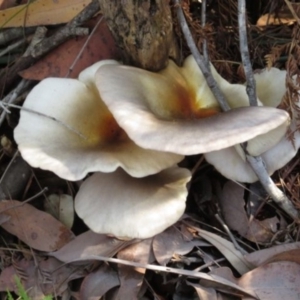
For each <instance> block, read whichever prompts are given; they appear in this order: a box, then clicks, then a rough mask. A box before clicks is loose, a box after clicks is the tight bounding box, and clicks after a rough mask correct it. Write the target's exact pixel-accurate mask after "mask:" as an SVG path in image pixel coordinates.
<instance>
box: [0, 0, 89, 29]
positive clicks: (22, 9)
mask: <svg viewBox="0 0 300 300" xmlns="http://www.w3.org/2000/svg"><path fill="white" fill-rule="evenodd" d="M91 1H92V0H64V1H53V0H36V1H30V2H28V4H24V5H19V6H16V7H12V8H8V9H5V10H2V11H1V22H0V28H8V27H20V26H24V25H25V27H30V26H39V25H55V24H61V23H67V22H69V21H70V20H72V19H73V18H74V17H75V16H76V15H77V14H78V13H80V12H81V11H82V10H83V9H84V8H85V6H87V5H88V4H89V3H90V2H91Z"/></svg>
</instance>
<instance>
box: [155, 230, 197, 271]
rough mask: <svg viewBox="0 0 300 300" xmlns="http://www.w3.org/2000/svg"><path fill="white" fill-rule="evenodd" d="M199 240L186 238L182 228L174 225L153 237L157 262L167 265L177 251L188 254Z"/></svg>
mask: <svg viewBox="0 0 300 300" xmlns="http://www.w3.org/2000/svg"><path fill="white" fill-rule="evenodd" d="M189 238H192V237H189ZM197 242H201V241H199V240H194V241H192V240H188V239H187V238H184V235H183V234H182V232H181V231H180V229H177V228H175V227H174V226H172V227H169V228H168V229H166V230H165V231H163V232H162V233H160V234H158V235H156V236H155V237H154V238H153V246H152V247H153V252H154V255H155V258H156V260H157V262H158V263H159V264H160V265H163V266H165V265H166V264H167V263H168V262H169V261H170V259H171V258H172V256H173V255H174V254H175V253H176V254H180V255H184V254H187V253H189V252H190V251H192V249H193V248H194V247H195V246H197V245H198V244H197Z"/></svg>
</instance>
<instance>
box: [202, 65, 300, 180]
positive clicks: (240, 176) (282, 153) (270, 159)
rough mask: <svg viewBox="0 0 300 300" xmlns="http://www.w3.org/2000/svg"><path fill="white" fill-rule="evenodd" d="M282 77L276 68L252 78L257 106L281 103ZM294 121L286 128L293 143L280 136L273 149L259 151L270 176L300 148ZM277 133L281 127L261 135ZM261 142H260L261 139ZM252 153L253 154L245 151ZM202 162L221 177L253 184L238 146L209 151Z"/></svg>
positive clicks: (283, 79) (253, 174) (251, 176)
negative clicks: (211, 167) (207, 163)
mask: <svg viewBox="0 0 300 300" xmlns="http://www.w3.org/2000/svg"><path fill="white" fill-rule="evenodd" d="M285 76H286V71H281V70H278V69H276V68H271V69H270V70H267V69H265V70H263V71H260V72H257V73H256V74H255V75H254V77H255V80H256V89H257V95H258V96H259V99H260V101H261V103H263V104H264V105H269V106H273V107H276V106H278V105H279V104H280V103H281V100H282V97H283V96H284V94H285V91H286V88H285ZM296 122H297V120H293V121H292V124H291V125H290V131H291V132H293V133H294V143H292V141H291V139H290V138H288V137H286V136H283V137H282V138H281V139H280V140H279V141H278V142H277V143H276V144H275V145H274V146H272V147H271V148H270V147H267V148H265V149H264V148H263V147H261V148H260V149H261V150H264V151H260V153H254V155H255V154H256V155H261V157H262V158H263V160H264V162H265V166H266V169H267V171H268V173H269V174H270V175H272V174H273V173H274V172H275V171H276V170H278V169H280V168H282V167H283V166H285V165H286V164H287V163H288V162H289V161H290V160H291V159H292V158H293V157H294V156H295V155H296V153H297V151H298V148H299V147H300V134H299V132H298V131H297V130H296V127H297V126H296ZM279 130H281V131H282V132H283V133H284V132H285V131H286V129H285V128H284V127H283V126H281V127H279V128H277V129H274V130H273V131H271V132H269V133H268V134H266V135H265V138H266V139H268V138H270V139H272V137H273V136H272V135H273V134H275V135H276V134H277V133H278V131H279ZM261 142H262V143H263V142H264V140H263V139H261ZM249 152H250V154H253V151H252V152H251V151H249ZM205 158H206V160H207V161H208V162H209V163H210V164H212V165H213V166H214V167H215V168H216V169H217V170H218V171H219V172H220V173H221V174H222V175H223V176H225V177H227V178H229V179H231V180H235V181H241V182H249V183H250V182H255V181H257V180H258V178H257V176H256V175H255V173H254V172H253V170H252V169H251V167H250V166H249V164H248V163H247V162H246V158H245V155H244V153H243V151H242V150H241V148H240V146H239V145H236V146H234V147H229V148H226V149H222V150H219V151H213V152H210V153H206V154H205Z"/></svg>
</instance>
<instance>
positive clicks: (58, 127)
mask: <svg viewBox="0 0 300 300" xmlns="http://www.w3.org/2000/svg"><path fill="white" fill-rule="evenodd" d="M103 64H117V62H115V61H103V62H100V63H96V64H94V65H93V66H91V67H89V68H87V69H86V70H84V71H83V72H82V73H81V74H80V75H79V80H76V79H63V78H49V79H45V80H43V81H41V82H40V83H39V84H38V85H36V86H35V87H34V88H33V90H32V91H31V92H30V93H29V95H28V96H27V98H26V100H25V103H24V108H26V109H30V110H33V111H36V112H37V113H40V114H45V115H47V116H49V117H50V118H47V117H45V116H42V115H38V114H34V113H31V112H28V111H24V110H23V111H21V116H20V121H19V124H18V126H17V127H16V129H15V131H14V136H15V140H16V142H17V143H18V146H19V150H20V152H21V154H22V156H23V158H24V159H25V160H26V161H27V162H28V163H29V164H30V165H31V166H33V167H39V168H42V169H45V170H50V171H52V172H54V173H56V174H57V175H58V176H60V177H62V178H65V179H68V180H79V179H82V178H83V177H85V176H86V175H87V173H88V172H96V171H102V172H113V171H114V170H116V169H117V168H118V167H121V168H123V169H124V170H125V171H126V172H128V173H129V174H131V175H132V176H135V177H143V176H147V175H149V174H154V173H157V172H159V171H161V170H163V169H165V168H168V167H170V166H172V165H174V164H176V163H177V162H179V161H180V160H181V159H182V158H183V157H182V156H181V155H176V154H173V153H166V152H160V151H155V150H147V149H143V148H141V147H139V146H138V145H136V144H135V143H134V142H133V141H132V140H130V138H129V137H128V136H127V134H126V133H125V131H124V130H123V129H121V128H120V126H119V125H118V124H117V122H116V121H115V119H114V117H113V116H112V114H111V113H110V112H109V110H108V109H107V107H106V105H105V104H104V103H103V101H102V100H101V98H100V95H99V92H98V90H97V89H96V87H95V83H94V76H95V72H96V70H97V69H98V68H99V67H101V66H102V65H103ZM127 117H128V118H130V117H131V116H130V115H128V116H127Z"/></svg>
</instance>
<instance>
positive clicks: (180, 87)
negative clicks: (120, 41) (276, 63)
mask: <svg viewBox="0 0 300 300" xmlns="http://www.w3.org/2000/svg"><path fill="white" fill-rule="evenodd" d="M211 69H212V71H213V73H214V77H215V78H216V80H217V82H218V84H219V85H220V87H221V89H222V91H223V93H224V95H225V97H226V98H227V100H228V102H229V104H230V106H231V107H232V108H233V109H232V110H231V111H229V112H226V113H221V110H220V107H219V105H218V102H217V101H216V99H215V98H214V96H213V94H212V92H211V90H210V89H209V87H208V86H207V84H206V81H205V78H204V76H203V74H202V73H201V71H200V70H199V68H198V66H197V64H196V62H195V61H194V59H193V57H192V56H190V57H188V58H187V59H186V60H185V62H184V64H183V66H182V67H179V66H177V65H176V64H175V63H174V62H173V61H169V64H168V67H167V68H166V69H164V70H162V71H160V72H158V73H152V72H148V71H146V70H142V69H138V68H134V67H128V66H124V65H121V64H120V63H118V62H116V61H113V60H105V61H101V62H98V63H96V64H94V65H92V66H91V67H89V68H87V69H85V70H84V71H83V72H81V74H80V75H79V78H78V79H68V78H48V79H45V80H43V81H41V82H40V83H39V84H37V85H36V86H35V87H34V88H33V89H32V91H31V92H30V93H29V95H28V96H27V98H26V100H25V102H24V108H25V109H26V110H22V111H21V115H20V121H19V124H18V126H17V127H16V129H15V131H14V137H15V140H16V142H17V144H18V147H19V150H20V153H21V155H22V156H23V158H24V159H25V160H26V161H27V162H28V163H29V164H30V165H31V166H33V167H39V168H42V169H45V170H50V171H52V172H54V173H55V174H57V175H58V176H59V177H61V178H64V179H67V180H80V179H83V178H84V177H86V175H87V174H88V173H90V172H96V173H94V174H93V175H91V176H90V177H88V178H87V179H86V180H85V181H84V183H83V184H82V185H81V187H80V189H79V192H78V194H77V195H76V198H75V209H76V212H77V214H78V215H79V217H81V218H82V219H83V220H84V222H85V223H86V224H87V225H88V227H89V228H90V229H91V230H93V231H95V232H97V233H107V234H112V235H114V236H117V237H126V238H148V237H151V236H154V235H155V234H157V233H159V232H161V231H163V230H164V229H166V228H167V227H169V226H171V225H172V224H173V223H175V222H176V221H177V220H178V219H179V218H180V217H181V216H182V214H183V212H184V209H185V201H186V197H187V194H188V191H187V187H186V184H187V183H188V181H189V180H190V177H191V174H190V171H189V170H187V169H184V168H179V167H177V166H176V164H177V163H178V162H180V161H181V160H182V159H183V158H184V155H192V154H199V153H207V154H206V157H207V159H208V160H209V161H210V162H211V163H213V164H214V165H215V166H216V168H218V164H219V163H218V162H217V163H215V162H214V161H217V160H216V159H214V158H213V157H212V156H210V157H209V155H211V154H212V153H213V155H217V156H218V155H219V154H218V153H220V155H221V156H222V155H223V152H222V151H228V150H230V149H234V150H235V151H236V153H237V156H238V158H239V159H240V160H241V163H244V161H243V154H242V152H241V151H240V149H239V146H238V144H239V143H243V142H247V151H249V152H250V153H251V154H253V155H259V154H261V153H265V152H268V151H272V150H273V149H274V148H276V147H277V146H278V145H279V144H280V143H283V141H284V142H285V140H284V135H285V133H286V130H287V128H288V126H289V116H288V114H287V113H286V112H285V111H283V110H280V109H276V108H275V107H276V106H277V105H278V103H279V100H280V99H279V98H280V97H281V96H282V95H279V92H277V95H276V97H275V98H276V101H277V102H276V103H275V102H274V101H275V100H274V99H271V98H272V97H273V96H274V95H273V94H272V91H268V90H266V89H265V86H264V84H263V83H262V82H263V81H264V80H265V81H266V84H268V82H267V81H268V80H267V79H268V77H269V75H265V77H264V79H262V80H261V81H260V84H258V86H257V88H258V90H261V91H263V92H261V93H262V94H261V97H262V98H261V97H260V94H259V93H258V96H259V100H258V101H259V103H260V106H259V107H249V105H248V97H247V94H246V89H245V87H244V86H243V85H232V84H229V83H228V82H227V81H226V80H224V79H223V78H222V77H221V76H219V75H218V74H217V72H216V71H215V69H214V67H213V66H211ZM261 76H262V75H261ZM272 79H273V78H272ZM283 82H284V80H283ZM260 85H262V86H261V88H259V87H260ZM274 89H275V90H276V89H277V85H276V84H275V85H274ZM270 90H271V89H270ZM264 105H266V106H264ZM270 106H273V107H270ZM32 111H35V112H37V113H36V114H35V113H32ZM46 116H47V117H46ZM225 148H226V149H225ZM222 149H223V150H222ZM212 151H214V152H212ZM223 159H224V160H226V158H224V157H223ZM222 166H223V165H222ZM227 168H228V169H231V168H232V166H231V165H230V162H227ZM221 169H222V168H221ZM221 172H222V171H221ZM238 180H240V179H238Z"/></svg>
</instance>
